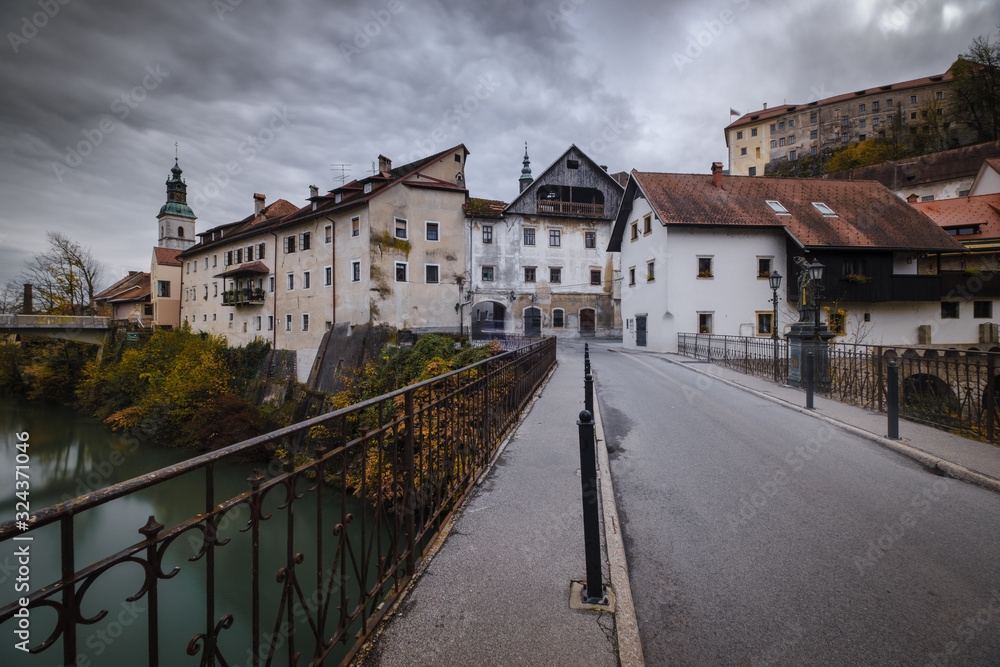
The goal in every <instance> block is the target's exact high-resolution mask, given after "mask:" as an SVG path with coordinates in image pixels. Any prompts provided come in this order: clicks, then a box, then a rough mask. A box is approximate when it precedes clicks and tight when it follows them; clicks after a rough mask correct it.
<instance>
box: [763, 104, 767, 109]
mask: <svg viewBox="0 0 1000 667" xmlns="http://www.w3.org/2000/svg"><path fill="white" fill-rule="evenodd" d="M763 110H764V111H767V102H764V109H763Z"/></svg>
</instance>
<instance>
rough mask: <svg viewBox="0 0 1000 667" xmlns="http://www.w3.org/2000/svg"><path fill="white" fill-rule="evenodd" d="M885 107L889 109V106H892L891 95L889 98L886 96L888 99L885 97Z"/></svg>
mask: <svg viewBox="0 0 1000 667" xmlns="http://www.w3.org/2000/svg"><path fill="white" fill-rule="evenodd" d="M885 108H886V109H891V108H892V98H891V97H890V98H888V99H887V100H886V101H885Z"/></svg>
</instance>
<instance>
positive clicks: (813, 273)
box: [809, 259, 826, 337]
mask: <svg viewBox="0 0 1000 667" xmlns="http://www.w3.org/2000/svg"><path fill="white" fill-rule="evenodd" d="M825 268H826V267H825V266H823V265H822V264H820V263H819V260H818V259H816V260H813V263H812V264H810V265H809V282H810V283H812V289H813V294H812V296H813V308H815V315H814V317H813V324H814V325H815V327H816V330H815V332H814V333H815V335H816V336H817V337H818V336H819V292H820V289H821V288H820V284H819V281H820V280H822V279H823V269H825Z"/></svg>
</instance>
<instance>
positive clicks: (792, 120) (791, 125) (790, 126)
mask: <svg viewBox="0 0 1000 667" xmlns="http://www.w3.org/2000/svg"><path fill="white" fill-rule="evenodd" d="M793 127H795V119H794V118H792V119H790V120H789V121H788V129H789V130H790V129H792V128H793Z"/></svg>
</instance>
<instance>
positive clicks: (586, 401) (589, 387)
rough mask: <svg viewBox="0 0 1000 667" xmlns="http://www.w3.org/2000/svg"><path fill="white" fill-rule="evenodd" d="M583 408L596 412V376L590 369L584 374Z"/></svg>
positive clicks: (592, 412)
mask: <svg viewBox="0 0 1000 667" xmlns="http://www.w3.org/2000/svg"><path fill="white" fill-rule="evenodd" d="M583 409H584V410H586V411H587V412H589V413H590V414H591V415H593V414H594V376H593V375H591V374H590V372H589V371H588V372H587V374H586V375H585V376H583Z"/></svg>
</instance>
